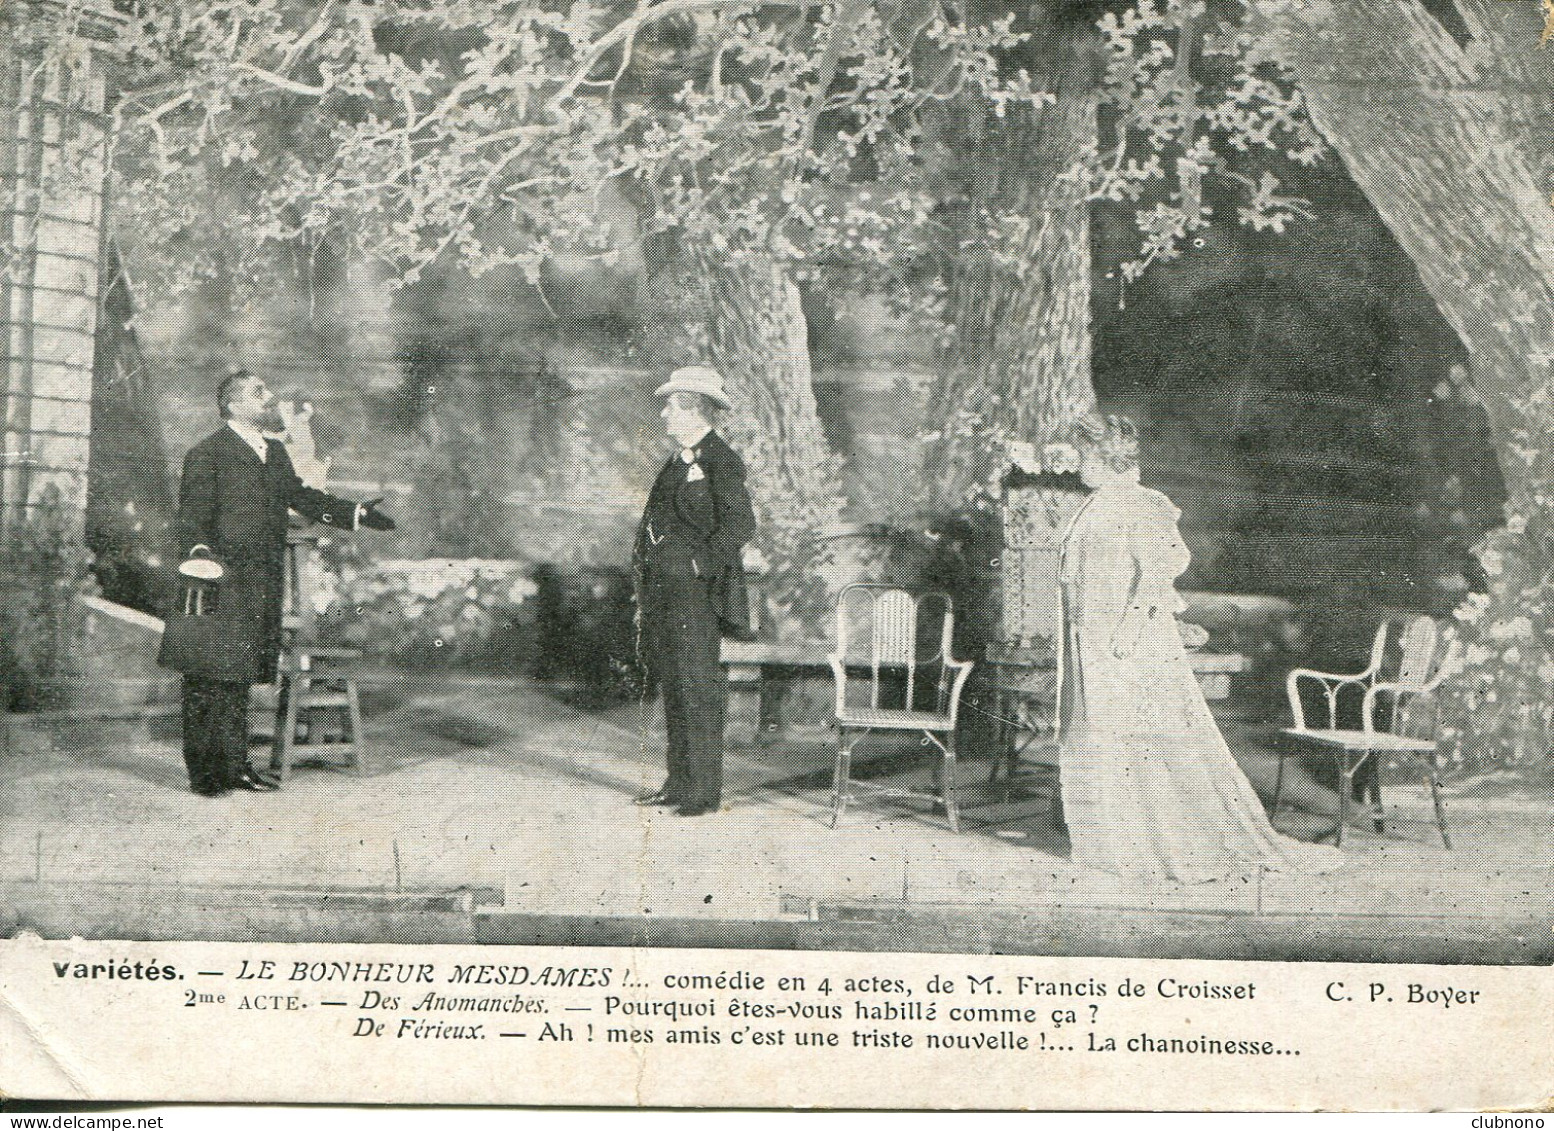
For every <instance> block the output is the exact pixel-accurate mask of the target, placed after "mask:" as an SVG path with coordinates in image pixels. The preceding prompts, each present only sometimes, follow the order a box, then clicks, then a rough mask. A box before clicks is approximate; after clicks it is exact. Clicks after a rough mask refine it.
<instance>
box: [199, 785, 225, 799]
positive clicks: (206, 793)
mask: <svg viewBox="0 0 1554 1131" xmlns="http://www.w3.org/2000/svg"><path fill="white" fill-rule="evenodd" d="M189 789H190V790H192V791H193V792H195V793H197V794H199V795H200V796H201V797H225V796H226V795H227V794H229V793H231V792H232V791H231V790H230V789H228V788H227V787H226V786H224V785H191V786H190V787H189Z"/></svg>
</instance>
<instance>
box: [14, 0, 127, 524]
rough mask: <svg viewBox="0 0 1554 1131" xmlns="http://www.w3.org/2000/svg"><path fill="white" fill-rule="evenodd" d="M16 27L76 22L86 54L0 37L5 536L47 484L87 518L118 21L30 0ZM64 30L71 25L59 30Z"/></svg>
mask: <svg viewBox="0 0 1554 1131" xmlns="http://www.w3.org/2000/svg"><path fill="white" fill-rule="evenodd" d="M12 18H13V19H19V20H21V21H23V22H29V23H31V26H33V27H37V26H39V25H40V24H41V25H43V26H49V25H51V24H60V23H62V22H64V21H67V20H68V21H74V22H75V23H76V31H77V32H78V34H81V39H82V41H83V42H85V43H88V44H90V45H91V46H90V48H89V49H87V50H83V51H80V52H73V53H70V54H68V55H66V56H65V57H64V58H62V59H51V60H49V61H48V62H43V61H40V60H39V59H38V58H36V57H34V55H33V53H32V52H30V51H28V50H27V48H26V46H25V44H26V42H27V39H26V37H25V36H18V35H14V34H11V33H10V30H9V29H7V32H6V34H4V35H0V346H3V348H0V405H3V410H4V418H3V419H4V423H3V427H4V462H3V470H0V528H8V527H9V526H10V525H11V524H13V523H14V522H16V521H17V519H18V518H19V517H21V516H23V515H25V514H26V513H27V512H28V511H29V510H30V509H31V508H33V507H35V506H37V505H38V503H39V502H40V501H41V500H43V499H44V498H45V497H46V496H47V495H48V494H50V493H51V490H50V489H51V488H52V489H55V490H57V491H58V492H59V495H60V499H61V501H62V502H63V504H64V505H65V506H66V507H67V508H68V510H69V511H70V512H71V513H73V514H74V515H75V516H77V519H76V520H77V522H79V521H81V520H82V519H83V518H84V515H85V508H86V479H87V456H88V449H89V444H90V438H91V423H92V356H93V336H94V334H95V331H96V324H97V289H98V274H99V272H98V265H99V260H100V254H101V246H102V210H103V191H104V184H105V178H106V167H105V164H106V143H107V135H106V124H107V123H106V118H105V116H104V113H103V109H104V99H105V81H104V80H105V75H104V66H103V63H104V59H103V55H102V52H101V50H99V48H101V47H106V46H107V45H108V44H109V43H111V40H112V38H113V26H114V25H113V17H112V16H111V15H105V14H98V13H95V12H91V11H87V12H83V11H82V10H79V9H74V8H72V9H67V8H66V7H65V6H64V5H58V4H55V3H53V2H52V0H32V2H31V3H29V4H28V5H27V7H26V8H25V9H24V10H22V11H21V12H20V13H18V14H16V15H14V16H13V17H12ZM59 30H60V32H61V34H63V33H64V31H65V29H64V28H62V27H61V28H60V29H59Z"/></svg>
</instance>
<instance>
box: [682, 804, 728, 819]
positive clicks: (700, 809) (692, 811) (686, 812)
mask: <svg viewBox="0 0 1554 1131" xmlns="http://www.w3.org/2000/svg"><path fill="white" fill-rule="evenodd" d="M675 811H676V812H677V813H678V814H679V815H680V816H682V817H705V816H706V815H707V814H708V813H716V812H717V811H718V807H717V806H716V805H682V806H680V808H679V809H677V810H675Z"/></svg>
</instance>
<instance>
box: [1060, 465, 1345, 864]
mask: <svg viewBox="0 0 1554 1131" xmlns="http://www.w3.org/2000/svg"><path fill="white" fill-rule="evenodd" d="M1180 514H1181V512H1180V511H1178V510H1177V509H1176V507H1175V506H1173V505H1172V503H1171V501H1170V500H1169V499H1167V498H1166V497H1165V496H1164V495H1162V494H1160V493H1159V492H1158V491H1152V490H1149V489H1148V488H1145V487H1140V486H1138V485H1137V484H1135V483H1131V482H1120V483H1115V484H1108V485H1106V486H1103V487H1101V488H1100V489H1099V490H1097V491H1096V492H1094V493H1093V494H1092V495H1091V496H1090V498H1089V499H1088V500H1087V501H1086V503H1085V506H1084V507H1083V509H1082V510H1080V512H1079V513H1078V514H1077V515H1076V516H1075V518H1074V520H1073V522H1072V524H1071V525H1070V527H1069V530H1068V533H1067V535H1066V536H1065V538H1064V541H1063V557H1062V583H1063V585H1062V587H1063V604H1064V649H1063V668H1062V675H1061V680H1060V706H1059V712H1060V715H1059V717H1060V735H1061V741H1062V788H1063V809H1064V815H1065V819H1066V820H1067V823H1068V831H1069V838H1070V841H1071V843H1072V845H1073V860H1074V862H1075V863H1077V864H1082V865H1085V866H1088V867H1093V868H1100V869H1104V870H1106V871H1108V872H1116V873H1120V874H1123V875H1129V876H1134V877H1138V878H1149V877H1155V878H1168V879H1173V880H1179V881H1183V882H1189V883H1195V882H1203V881H1207V880H1215V879H1225V878H1230V877H1234V876H1240V875H1246V874H1248V873H1249V872H1253V871H1255V870H1256V868H1257V866H1258V865H1262V866H1264V867H1266V868H1269V869H1271V870H1274V871H1310V872H1325V871H1331V870H1333V869H1335V868H1337V867H1339V866H1341V864H1342V862H1343V857H1342V855H1341V854H1340V853H1339V852H1338V851H1337V850H1336V849H1333V848H1329V847H1327V846H1324V845H1313V844H1306V843H1304V842H1302V841H1297V840H1292V839H1290V838H1289V837H1286V836H1283V835H1281V834H1279V833H1277V832H1275V831H1274V828H1273V826H1272V825H1271V824H1270V823H1269V821H1268V817H1267V815H1266V814H1265V812H1264V810H1263V805H1262V802H1261V801H1260V800H1259V799H1258V797H1257V794H1256V792H1255V791H1253V789H1252V786H1251V783H1250V782H1248V781H1247V779H1246V775H1245V774H1243V773H1242V772H1241V768H1240V767H1239V766H1237V765H1236V762H1235V759H1234V758H1233V757H1232V756H1231V753H1230V748H1229V747H1228V746H1227V745H1226V744H1225V740H1224V737H1223V736H1222V735H1221V734H1220V731H1219V726H1218V724H1217V723H1216V722H1215V720H1214V716H1213V715H1212V714H1210V713H1209V707H1208V704H1207V702H1205V700H1204V697H1203V691H1202V689H1201V688H1200V687H1199V685H1198V680H1197V677H1196V676H1195V675H1194V674H1193V671H1192V669H1191V667H1190V666H1189V664H1188V661H1187V655H1186V650H1185V649H1184V647H1183V645H1182V639H1181V634H1180V632H1179V631H1178V629H1177V624H1176V617H1175V614H1176V613H1177V612H1178V611H1180V609H1181V607H1182V606H1181V601H1180V598H1179V597H1178V596H1177V594H1176V588H1175V581H1176V578H1177V577H1178V576H1180V575H1181V573H1182V571H1183V570H1185V569H1186V568H1187V563H1188V561H1189V554H1188V551H1187V547H1186V545H1185V544H1184V543H1183V541H1182V537H1181V533H1180V532H1179V531H1178V529H1177V525H1176V520H1177V518H1178V517H1179V516H1180Z"/></svg>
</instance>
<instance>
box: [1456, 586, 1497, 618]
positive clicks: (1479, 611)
mask: <svg viewBox="0 0 1554 1131" xmlns="http://www.w3.org/2000/svg"><path fill="white" fill-rule="evenodd" d="M1487 608H1489V595H1488V594H1487V593H1469V594H1468V599H1467V600H1466V601H1464V602H1463V603H1462V604H1461V605H1459V606H1458V607H1457V610H1456V612H1455V613H1454V614H1453V615H1455V616H1456V618H1457V619H1458V620H1460V621H1464V622H1466V623H1468V624H1472V623H1473V622H1474V621H1476V620H1478V618H1479V617H1481V616H1483V615H1484V610H1485V609H1487Z"/></svg>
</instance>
